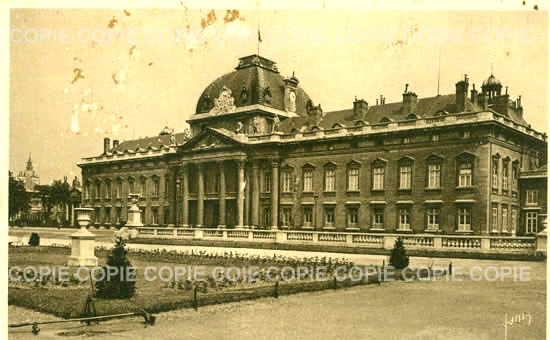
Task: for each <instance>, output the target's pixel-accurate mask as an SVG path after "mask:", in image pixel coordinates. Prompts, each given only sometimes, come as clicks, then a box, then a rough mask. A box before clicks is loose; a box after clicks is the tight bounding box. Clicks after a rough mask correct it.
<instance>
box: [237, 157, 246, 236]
mask: <svg viewBox="0 0 550 340" xmlns="http://www.w3.org/2000/svg"><path fill="white" fill-rule="evenodd" d="M238 166H239V181H238V182H237V186H238V187H237V215H238V219H239V220H238V223H237V228H243V226H244V185H245V182H244V161H238Z"/></svg>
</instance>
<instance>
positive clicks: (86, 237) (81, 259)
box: [67, 208, 97, 267]
mask: <svg viewBox="0 0 550 340" xmlns="http://www.w3.org/2000/svg"><path fill="white" fill-rule="evenodd" d="M75 211H76V213H77V214H78V218H77V220H78V224H79V225H80V230H79V231H77V232H76V233H74V234H72V235H71V239H72V246H71V256H70V257H69V261H68V262H67V264H68V265H69V266H75V267H81V266H90V267H94V266H97V257H95V252H94V250H95V235H94V234H92V233H91V232H90V231H88V229H86V226H88V224H89V223H90V214H91V212H92V211H93V209H91V208H77V209H75Z"/></svg>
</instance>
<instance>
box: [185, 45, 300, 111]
mask: <svg viewBox="0 0 550 340" xmlns="http://www.w3.org/2000/svg"><path fill="white" fill-rule="evenodd" d="M254 57H257V56H256V55H252V56H248V57H243V58H240V59H239V60H241V63H240V64H239V66H237V68H236V70H235V71H233V72H230V73H227V74H224V75H223V76H221V77H219V78H218V79H216V80H214V81H213V82H212V83H211V84H210V85H208V86H207V87H206V89H205V90H204V91H203V93H202V94H201V96H200V97H199V100H198V102H197V106H196V110H195V112H196V113H197V114H198V113H205V112H208V111H210V109H204V108H203V104H204V102H205V100H206V99H205V98H206V95H207V96H208V98H209V100H210V101H211V102H212V103H213V101H214V99H216V98H218V97H219V95H220V92H221V90H222V88H223V86H225V87H227V88H228V89H230V90H231V95H232V96H233V98H234V99H235V100H234V104H235V106H236V107H243V106H248V105H254V104H262V105H265V106H268V107H272V108H275V109H278V110H282V111H284V110H285V105H284V88H285V83H284V79H285V78H284V77H283V76H282V75H280V74H279V72H278V71H277V68H276V64H275V62H273V61H270V60H268V59H265V58H263V57H257V58H258V59H256V61H252V58H254ZM243 86H244V87H246V88H247V89H248V93H249V96H248V99H247V100H246V101H243V100H242V99H241V92H242V91H243ZM267 87H269V88H270V92H271V103H267V102H266V101H264V96H263V93H264V89H265V88H267ZM308 100H309V96H308V95H307V94H306V92H305V91H304V90H303V89H302V88H301V87H300V86H298V88H297V91H296V113H297V114H299V115H304V114H306V104H307V101H308Z"/></svg>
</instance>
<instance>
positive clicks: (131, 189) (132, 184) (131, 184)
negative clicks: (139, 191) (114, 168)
mask: <svg viewBox="0 0 550 340" xmlns="http://www.w3.org/2000/svg"><path fill="white" fill-rule="evenodd" d="M128 191H129V193H130V194H135V193H136V183H135V182H134V181H133V180H130V181H128Z"/></svg>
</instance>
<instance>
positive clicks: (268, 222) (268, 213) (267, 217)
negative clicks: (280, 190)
mask: <svg viewBox="0 0 550 340" xmlns="http://www.w3.org/2000/svg"><path fill="white" fill-rule="evenodd" d="M264 226H265V227H269V226H271V209H269V208H264Z"/></svg>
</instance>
